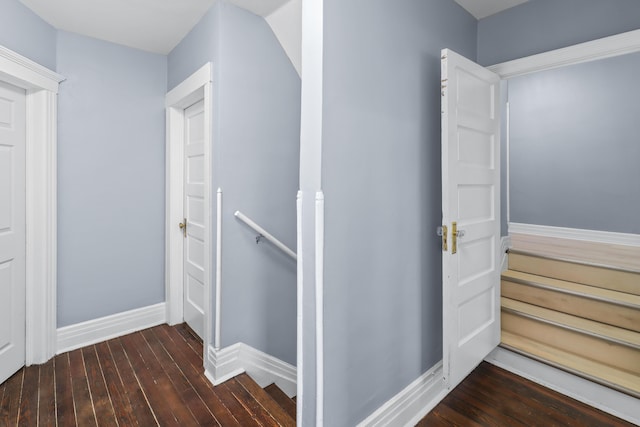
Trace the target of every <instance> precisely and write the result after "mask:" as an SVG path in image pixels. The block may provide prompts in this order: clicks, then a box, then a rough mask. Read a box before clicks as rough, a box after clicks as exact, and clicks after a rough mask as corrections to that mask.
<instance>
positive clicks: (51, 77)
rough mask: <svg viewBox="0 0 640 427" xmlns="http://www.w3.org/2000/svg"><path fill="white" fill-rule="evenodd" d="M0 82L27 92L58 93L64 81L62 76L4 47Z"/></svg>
mask: <svg viewBox="0 0 640 427" xmlns="http://www.w3.org/2000/svg"><path fill="white" fill-rule="evenodd" d="M0 81H3V82H7V83H10V84H12V85H14V86H17V87H20V88H22V89H27V90H34V89H35V90H44V91H47V92H52V93H54V94H57V93H58V86H59V84H60V83H61V82H62V81H64V77H62V76H61V75H60V74H58V73H56V72H54V71H51V70H50V69H48V68H46V67H43V66H42V65H40V64H38V63H37V62H34V61H32V60H30V59H29V58H25V57H24V56H22V55H20V54H19V53H16V52H14V51H12V50H10V49H7V48H6V47H4V46H0Z"/></svg>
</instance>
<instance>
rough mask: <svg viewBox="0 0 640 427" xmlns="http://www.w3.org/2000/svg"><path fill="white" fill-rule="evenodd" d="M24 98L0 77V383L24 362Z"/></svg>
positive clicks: (23, 94)
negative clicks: (0, 80)
mask: <svg viewBox="0 0 640 427" xmlns="http://www.w3.org/2000/svg"><path fill="white" fill-rule="evenodd" d="M25 98H26V95H25V91H24V90H22V89H18V88H16V87H13V86H11V85H8V84H4V83H1V82H0V383H2V382H4V381H5V380H6V379H7V378H9V377H10V376H11V375H12V374H13V373H14V372H16V371H17V370H18V369H20V368H21V367H22V366H23V365H24V361H25V342H26V339H25V322H26V317H25V309H26V305H25V198H26V196H25V195H26V193H25V191H26V188H25V176H26V175H25V144H26V139H25V138H26V107H25V105H26V104H25Z"/></svg>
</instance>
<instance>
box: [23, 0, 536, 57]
mask: <svg viewBox="0 0 640 427" xmlns="http://www.w3.org/2000/svg"><path fill="white" fill-rule="evenodd" d="M20 1H21V2H22V3H24V4H25V5H26V6H27V7H28V8H30V9H31V10H33V11H34V12H35V13H36V14H37V15H39V16H40V17H41V18H42V19H44V20H45V21H47V22H48V23H49V24H51V25H53V26H54V27H55V28H57V29H59V30H64V31H69V32H73V33H78V34H83V35H86V36H89V37H94V38H97V39H101V40H106V41H110V42H112V43H117V44H121V45H125V46H129V47H133V48H136V49H141V50H145V51H148V52H155V53H161V54H168V53H169V52H171V50H172V49H173V48H174V47H175V46H176V45H177V44H178V43H180V41H181V40H182V39H183V37H184V36H185V35H187V33H188V32H189V31H190V30H191V29H192V28H193V27H194V25H195V24H196V23H197V22H198V21H199V20H200V18H202V16H203V15H204V14H205V13H206V11H207V10H208V9H209V7H211V5H212V4H213V3H214V2H215V1H216V0H20ZM228 1H229V2H230V3H233V4H235V5H237V6H239V7H242V8H244V9H247V10H249V11H251V12H253V13H255V14H256V15H260V16H267V15H270V14H271V13H272V12H274V11H275V10H277V9H278V8H280V7H281V6H283V5H284V4H286V3H287V2H288V1H290V0H228ZM455 1H456V2H457V3H458V4H460V5H461V6H462V7H464V8H465V9H467V10H468V11H469V12H470V13H471V14H472V15H473V16H475V17H476V18H478V19H482V18H484V17H487V16H489V15H492V14H494V13H498V12H500V11H502V10H504V9H508V8H510V7H513V6H517V5H519V4H521V3H524V2H526V1H528V0H455Z"/></svg>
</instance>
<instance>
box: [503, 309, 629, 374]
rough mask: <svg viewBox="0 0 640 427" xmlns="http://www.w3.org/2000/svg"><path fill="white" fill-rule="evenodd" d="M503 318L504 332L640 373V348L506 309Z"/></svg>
mask: <svg viewBox="0 0 640 427" xmlns="http://www.w3.org/2000/svg"><path fill="white" fill-rule="evenodd" d="M501 320H502V329H503V331H507V332H511V333H513V334H516V335H520V336H525V337H527V338H529V339H531V340H534V341H537V342H540V343H543V344H546V345H549V346H551V347H554V348H557V349H560V350H563V351H567V352H570V353H575V354H578V355H580V356H582V357H586V358H589V359H591V360H594V361H596V362H599V363H602V364H605V365H608V366H612V367H614V368H617V369H622V370H625V371H628V372H630V373H633V374H634V375H640V349H637V348H633V347H629V346H626V345H623V344H620V343H614V342H610V341H608V340H607V339H606V338H601V337H595V336H591V335H587V334H584V333H581V332H577V331H574V330H569V329H565V328H563V327H562V326H559V325H553V324H549V323H546V322H541V321H538V320H536V319H532V318H529V317H523V316H521V315H519V314H516V313H512V312H506V311H503V312H502V319H501Z"/></svg>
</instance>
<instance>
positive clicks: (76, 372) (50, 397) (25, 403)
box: [0, 325, 295, 427]
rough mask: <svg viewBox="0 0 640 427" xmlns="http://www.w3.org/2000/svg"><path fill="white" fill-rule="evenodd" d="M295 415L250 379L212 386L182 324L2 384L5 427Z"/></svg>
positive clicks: (144, 424) (80, 353) (195, 342)
mask: <svg viewBox="0 0 640 427" xmlns="http://www.w3.org/2000/svg"><path fill="white" fill-rule="evenodd" d="M271 388H272V389H273V387H271ZM271 392H272V393H277V391H275V390H271ZM285 397H286V395H285ZM279 398H281V396H279ZM294 409H295V407H294ZM290 411H291V407H289V408H288V409H287V410H285V409H283V408H282V407H281V406H280V405H278V403H277V402H276V400H274V399H273V398H271V397H270V395H269V394H268V393H267V392H266V391H265V390H263V389H262V388H260V387H259V386H258V385H257V384H256V383H255V382H254V381H253V380H252V379H251V378H249V377H248V376H247V375H246V374H242V375H239V376H237V377H235V378H234V379H231V380H229V381H227V382H225V383H224V384H222V385H219V386H217V387H214V386H213V385H211V383H210V382H209V381H208V380H207V379H206V377H205V376H204V375H203V367H202V342H201V341H200V340H199V339H198V338H197V337H195V336H194V335H193V334H192V332H191V331H190V329H189V328H188V327H186V326H185V325H178V326H175V327H170V326H167V325H161V326H158V327H155V328H151V329H147V330H144V331H141V332H137V333H134V334H131V335H126V336H124V337H120V338H116V339H113V340H109V341H107V342H104V343H100V344H96V345H92V346H89V347H85V348H82V349H79V350H74V351H71V352H69V353H64V354H60V355H58V356H56V357H55V358H54V359H52V360H50V361H49V362H48V363H46V364H44V365H40V366H30V367H28V368H23V369H21V370H20V371H18V372H17V373H16V374H15V375H13V376H12V377H11V378H10V379H8V380H7V381H6V382H4V383H3V384H2V385H0V426H1V427H5V426H7V427H8V426H58V427H62V426H78V427H85V426H98V425H99V426H127V427H128V426H141V427H150V426H158V425H160V426H180V427H184V426H218V425H219V426H270V427H276V426H287V427H288V426H295V412H294V413H293V416H291V415H289V414H290V413H291V412H290Z"/></svg>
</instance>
